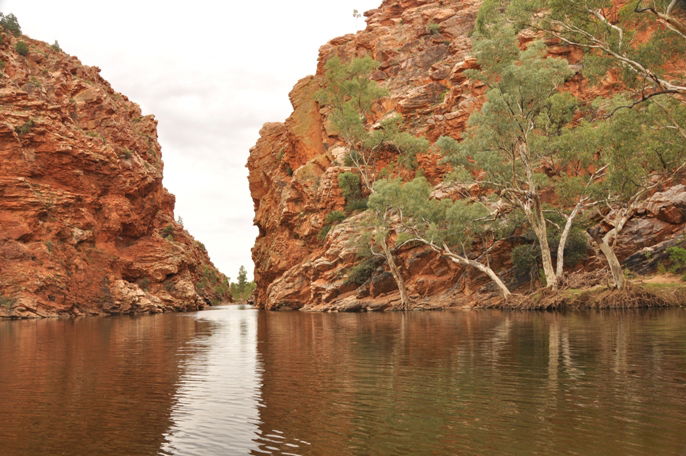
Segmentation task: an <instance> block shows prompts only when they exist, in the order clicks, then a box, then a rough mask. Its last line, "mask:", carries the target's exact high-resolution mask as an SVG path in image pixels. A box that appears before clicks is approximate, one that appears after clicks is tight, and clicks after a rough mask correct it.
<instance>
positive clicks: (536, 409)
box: [0, 307, 686, 456]
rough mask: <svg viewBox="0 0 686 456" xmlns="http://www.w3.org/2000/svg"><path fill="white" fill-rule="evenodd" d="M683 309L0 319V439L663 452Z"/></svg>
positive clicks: (683, 330) (291, 448) (674, 405)
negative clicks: (584, 311) (612, 311)
mask: <svg viewBox="0 0 686 456" xmlns="http://www.w3.org/2000/svg"><path fill="white" fill-rule="evenodd" d="M684 430H686V311H684V310H671V311H664V312H643V313H639V312H633V313H632V312H618V313H588V314H570V315H561V314H543V313H531V314H518V313H498V312H471V313H461V312H460V313H410V314H387V315H386V314H346V315H332V314H304V313H258V312H256V311H253V310H241V309H238V308H235V307H229V308H222V309H216V310H212V311H208V312H200V313H197V314H188V315H158V316H152V317H141V318H112V319H86V320H77V321H37V322H0V454H2V455H3V456H37V455H41V456H42V455H51V456H52V455H69V456H80V455H89V456H90V455H136V456H138V455H141V456H142V455H156V454H160V455H175V456H177V455H178V456H193V455H203V456H214V455H222V456H224V455H246V454H252V455H267V454H276V455H327V456H329V455H331V456H335V455H448V454H449V455H453V454H459V455H482V454H526V455H549V454H564V455H577V454H578V455H610V456H613V455H622V456H624V455H662V454H665V455H667V454H669V455H672V454H675V455H679V454H681V453H682V452H683V451H684V450H685V449H686V448H684V447H686V433H684Z"/></svg>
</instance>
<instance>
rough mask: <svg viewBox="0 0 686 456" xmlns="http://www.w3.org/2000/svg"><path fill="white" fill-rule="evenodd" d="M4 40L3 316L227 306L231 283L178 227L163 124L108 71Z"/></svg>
mask: <svg viewBox="0 0 686 456" xmlns="http://www.w3.org/2000/svg"><path fill="white" fill-rule="evenodd" d="M2 35H3V36H2V41H0V61H2V62H3V63H4V65H3V68H1V69H0V317H13V318H32V317H49V316H69V315H72V316H76V315H100V314H119V313H137V312H162V311H169V310H192V309H200V308H203V307H205V306H206V305H208V304H209V303H211V302H218V301H220V300H221V299H225V298H227V297H228V294H226V293H224V289H223V281H224V279H225V278H224V276H223V275H222V274H221V273H220V272H218V271H217V270H216V269H215V268H214V266H213V265H212V263H211V262H210V260H209V257H208V256H207V253H206V252H205V250H204V247H203V246H202V245H201V244H200V243H198V242H196V241H195V240H194V239H193V238H192V237H191V236H190V235H189V234H188V233H187V232H186V231H185V230H184V229H183V227H182V226H180V225H179V224H178V223H176V222H175V221H174V215H173V210H174V197H173V195H170V194H169V193H168V192H167V191H166V190H165V188H164V187H163V186H162V169H163V163H162V156H161V150H160V145H159V144H158V142H157V122H156V120H155V119H154V117H153V116H143V115H142V114H141V111H140V108H139V107H138V106H137V105H136V104H134V103H132V102H131V101H129V100H128V99H127V98H126V97H125V96H124V95H121V94H119V93H117V92H115V91H114V90H112V88H111V87H110V85H109V84H108V83H107V82H106V81H105V80H103V79H102V78H101V77H100V75H99V71H100V70H99V69H98V68H94V67H87V66H83V65H82V64H81V63H80V62H79V60H78V59H77V58H75V57H71V56H68V55H66V54H65V53H63V52H62V51H60V50H59V49H55V48H53V47H51V46H48V45H46V44H45V43H42V42H39V41H35V40H31V39H29V38H27V37H25V36H22V37H14V36H12V35H11V34H9V33H6V32H5V33H2ZM18 41H24V42H26V43H27V44H28V47H29V53H28V55H26V56H22V55H20V54H19V53H18V52H17V51H16V49H15V46H16V43H17V42H18Z"/></svg>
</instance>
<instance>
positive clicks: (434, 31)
mask: <svg viewBox="0 0 686 456" xmlns="http://www.w3.org/2000/svg"><path fill="white" fill-rule="evenodd" d="M426 31H427V32H428V33H430V34H431V35H438V34H439V33H441V26H440V25H439V24H436V23H434V22H432V23H430V24H429V25H427V26H426Z"/></svg>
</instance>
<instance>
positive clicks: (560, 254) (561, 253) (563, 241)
mask: <svg viewBox="0 0 686 456" xmlns="http://www.w3.org/2000/svg"><path fill="white" fill-rule="evenodd" d="M580 210H581V203H577V205H576V206H574V209H573V210H572V213H571V214H569V216H568V217H567V222H566V223H565V227H564V228H563V230H562V234H561V235H560V244H559V245H558V246H557V271H556V272H555V275H556V277H557V281H558V283H559V281H560V280H562V275H563V274H564V268H565V248H566V247H567V240H568V239H569V233H570V232H571V231H572V226H573V225H574V219H575V218H576V216H577V215H579V211H580Z"/></svg>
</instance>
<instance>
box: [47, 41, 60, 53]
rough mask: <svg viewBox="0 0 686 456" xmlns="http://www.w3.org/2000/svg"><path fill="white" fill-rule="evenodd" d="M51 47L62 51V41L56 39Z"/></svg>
mask: <svg viewBox="0 0 686 456" xmlns="http://www.w3.org/2000/svg"><path fill="white" fill-rule="evenodd" d="M50 48H52V50H53V51H57V52H62V48H61V47H60V43H59V42H58V41H57V40H55V42H54V43H52V44H51V45H50Z"/></svg>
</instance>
